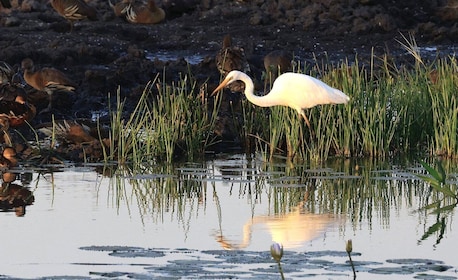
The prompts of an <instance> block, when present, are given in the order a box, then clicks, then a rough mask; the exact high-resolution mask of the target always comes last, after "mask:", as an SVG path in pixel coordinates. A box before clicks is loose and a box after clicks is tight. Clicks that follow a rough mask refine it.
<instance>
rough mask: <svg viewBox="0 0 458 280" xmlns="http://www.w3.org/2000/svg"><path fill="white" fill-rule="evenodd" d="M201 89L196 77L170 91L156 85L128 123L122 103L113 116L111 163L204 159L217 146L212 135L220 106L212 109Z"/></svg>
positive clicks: (151, 84) (147, 89) (181, 81)
mask: <svg viewBox="0 0 458 280" xmlns="http://www.w3.org/2000/svg"><path fill="white" fill-rule="evenodd" d="M199 93H201V92H199V90H198V88H197V83H196V82H195V81H194V80H193V79H192V76H191V75H184V76H180V79H179V80H178V81H177V82H174V83H172V84H171V85H167V84H166V83H165V77H164V81H162V82H160V81H158V77H156V78H155V79H154V80H152V81H150V82H149V83H148V84H147V85H146V86H145V89H144V91H143V94H142V96H141V97H140V99H139V101H138V103H137V106H136V108H135V110H134V111H133V113H132V114H130V116H129V117H128V118H124V116H123V107H124V103H123V102H122V101H121V100H120V98H119V93H118V99H117V104H118V105H117V108H116V110H111V115H112V121H111V122H112V131H111V142H112V144H111V145H110V147H112V148H111V150H110V153H109V156H108V159H112V160H116V161H118V162H120V163H124V162H133V163H134V164H135V165H139V164H141V163H143V162H152V161H153V162H154V161H155V162H158V161H165V162H167V163H171V162H172V161H173V160H174V159H177V158H179V157H185V158H187V159H189V160H193V159H194V158H195V157H198V156H202V155H203V153H204V152H205V150H206V148H208V146H210V145H212V144H213V143H214V138H213V135H212V133H211V132H212V130H213V126H214V122H215V119H216V111H217V109H218V104H217V103H215V105H214V106H213V107H211V106H209V104H208V101H207V98H204V95H202V94H201V95H200V96H199Z"/></svg>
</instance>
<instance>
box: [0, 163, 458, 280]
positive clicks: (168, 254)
mask: <svg viewBox="0 0 458 280" xmlns="http://www.w3.org/2000/svg"><path fill="white" fill-rule="evenodd" d="M145 170H146V171H147V172H146V171H145V174H144V175H136V176H132V175H131V172H130V171H129V170H118V175H119V174H121V175H120V176H117V177H109V176H103V175H101V174H100V173H98V172H96V171H95V167H91V166H85V167H66V168H64V169H62V170H61V171H59V172H53V173H49V172H42V174H40V173H39V172H36V171H35V172H31V173H29V174H27V176H26V175H22V177H23V178H25V179H23V180H22V182H21V181H20V180H19V179H18V180H17V181H16V182H15V183H17V184H18V185H23V186H27V187H28V188H29V190H31V191H32V192H33V195H34V198H35V201H34V203H33V204H32V205H29V206H27V208H26V212H25V215H24V216H21V217H18V215H17V213H15V212H14V211H4V212H1V213H0V215H1V216H0V220H1V225H2V227H1V231H0V237H1V240H2V242H1V243H0V250H1V252H2V255H3V256H2V261H1V262H0V275H5V276H9V277H19V278H37V277H45V276H73V277H74V276H81V277H85V278H86V277H93V278H103V277H110V278H116V277H119V278H127V277H133V278H142V277H143V278H145V279H147V278H149V277H159V276H161V277H164V276H168V277H169V279H179V278H204V277H206V278H207V279H213V278H219V279H221V278H227V279H229V278H232V279H234V278H250V277H251V278H253V279H254V278H261V277H262V278H267V279H278V278H279V274H278V270H277V266H276V264H275V263H274V262H273V260H272V259H271V258H270V253H269V248H270V245H271V244H272V242H273V241H276V242H279V243H282V244H283V245H284V247H285V256H284V258H283V261H284V264H283V265H284V266H283V267H284V270H285V276H286V278H289V279H291V278H300V277H305V276H307V277H310V278H312V279H352V278H353V277H352V273H351V270H350V268H349V266H348V263H347V260H348V257H347V256H346V253H345V242H346V241H347V240H348V239H352V240H353V252H354V253H356V254H355V255H353V256H352V258H353V261H355V262H357V263H358V265H357V269H358V272H357V276H358V279H369V278H370V279H412V278H414V277H418V278H420V279H456V278H458V272H457V267H458V263H457V258H456V248H457V246H458V234H457V232H456V226H455V222H456V221H454V217H455V215H456V213H457V210H456V209H452V211H451V212H449V213H443V214H441V215H440V216H439V220H441V219H442V218H443V224H445V230H444V232H443V233H442V234H440V232H439V231H437V232H433V233H431V234H430V235H429V236H427V237H425V238H424V240H421V239H422V236H424V234H425V232H427V230H428V229H429V228H430V227H431V226H432V225H434V224H435V223H436V221H437V218H438V216H437V215H433V214H428V213H427V212H426V211H424V210H422V211H417V210H418V209H419V208H420V207H421V206H424V205H425V203H426V202H427V199H426V198H427V190H428V186H427V185H425V184H424V183H423V182H421V181H420V180H418V179H415V177H413V176H412V175H411V174H412V173H414V172H419V169H418V167H412V168H408V167H407V168H406V167H402V168H401V167H397V166H393V165H389V168H387V167H386V166H372V165H370V164H361V163H360V164H356V163H350V162H344V161H343V162H339V163H335V164H332V165H330V166H326V167H313V168H312V167H291V166H288V165H287V164H284V163H278V164H275V165H269V164H265V163H263V162H261V161H258V160H248V159H246V158H245V157H244V156H237V155H236V156H227V157H222V158H218V159H215V160H211V161H208V162H206V163H200V164H197V163H196V164H191V163H188V164H183V165H181V166H178V167H176V168H175V169H173V170H162V171H161V170H160V169H159V168H155V167H153V168H149V167H145ZM22 171H23V173H28V172H26V171H25V170H22ZM106 173H107V172H106ZM451 178H452V179H453V178H454V177H451ZM451 183H453V182H451ZM234 258H235V259H234ZM177 267H178V269H177ZM176 270H180V271H176ZM183 271H184V273H183ZM180 273H182V274H180ZM183 274H184V275H183ZM428 277H430V278H428ZM440 277H442V278H440ZM69 278H70V277H69Z"/></svg>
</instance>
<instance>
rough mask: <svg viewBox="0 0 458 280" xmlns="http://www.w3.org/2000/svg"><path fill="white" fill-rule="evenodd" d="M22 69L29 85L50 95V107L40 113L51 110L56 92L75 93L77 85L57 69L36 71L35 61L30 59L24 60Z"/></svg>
mask: <svg viewBox="0 0 458 280" xmlns="http://www.w3.org/2000/svg"><path fill="white" fill-rule="evenodd" d="M21 67H22V70H23V71H24V80H25V81H26V82H27V84H29V85H30V86H32V87H33V88H34V89H36V90H39V91H45V92H46V93H48V95H49V103H48V107H47V108H46V109H44V110H42V111H41V112H40V113H44V112H49V111H50V110H51V108H52V94H53V93H54V92H55V91H65V92H73V91H74V90H75V83H74V82H73V81H71V80H70V79H69V78H67V76H65V74H64V73H62V72H60V71H59V70H57V69H54V68H42V69H40V70H35V69H34V65H33V61H32V60H31V59H30V58H26V59H24V60H22V63H21Z"/></svg>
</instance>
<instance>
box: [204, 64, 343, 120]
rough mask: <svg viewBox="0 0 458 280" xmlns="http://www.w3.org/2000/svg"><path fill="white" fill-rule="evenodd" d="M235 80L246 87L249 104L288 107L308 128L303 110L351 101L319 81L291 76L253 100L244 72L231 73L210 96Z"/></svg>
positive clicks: (252, 89)
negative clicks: (298, 115) (302, 119)
mask: <svg viewBox="0 0 458 280" xmlns="http://www.w3.org/2000/svg"><path fill="white" fill-rule="evenodd" d="M237 80H239V81H242V82H244V83H245V91H244V94H245V95H246V98H247V99H248V101H250V102H251V103H253V104H255V105H258V106H261V107H271V106H276V105H280V106H288V107H291V108H293V109H295V110H296V111H297V112H298V113H299V114H300V115H301V116H302V117H303V118H304V120H305V121H306V123H307V125H308V126H309V127H310V122H309V120H308V118H307V116H306V115H305V113H304V109H307V108H312V107H314V106H316V105H321V104H345V103H347V102H348V101H349V100H350V98H349V97H348V96H347V95H346V94H345V93H343V92H342V91H340V90H338V89H335V88H332V87H330V86H328V85H327V84H325V83H323V82H322V81H320V80H318V79H315V78H313V77H311V76H308V75H305V74H299V73H291V72H288V73H284V74H282V75H280V76H278V78H277V79H276V80H275V82H274V84H273V86H272V90H271V91H270V92H269V93H268V94H266V95H264V96H256V95H254V84H253V81H252V80H251V78H250V77H249V76H248V75H247V74H245V73H243V72H240V71H231V72H229V74H227V76H226V78H225V79H224V80H223V81H222V82H221V84H220V85H219V86H218V87H217V88H216V89H215V90H214V91H213V93H212V94H215V93H216V92H217V91H219V90H220V89H222V88H223V87H225V86H227V85H229V84H230V83H232V82H234V81H237Z"/></svg>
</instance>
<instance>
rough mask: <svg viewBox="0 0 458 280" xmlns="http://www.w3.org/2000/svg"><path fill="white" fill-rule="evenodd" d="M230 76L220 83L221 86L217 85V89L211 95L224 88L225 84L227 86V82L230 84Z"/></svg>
mask: <svg viewBox="0 0 458 280" xmlns="http://www.w3.org/2000/svg"><path fill="white" fill-rule="evenodd" d="M230 80H231V79H230V77H226V79H224V80H223V81H222V82H221V84H219V86H217V87H216V88H215V90H214V91H213V92H212V94H211V96H213V95H215V94H216V93H217V92H218V91H220V90H221V89H222V88H224V87H225V86H227V84H229V82H230Z"/></svg>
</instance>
